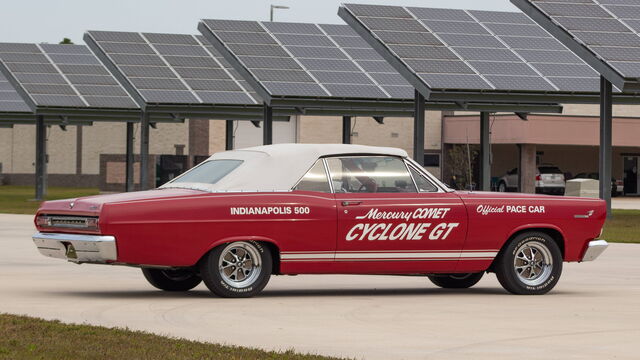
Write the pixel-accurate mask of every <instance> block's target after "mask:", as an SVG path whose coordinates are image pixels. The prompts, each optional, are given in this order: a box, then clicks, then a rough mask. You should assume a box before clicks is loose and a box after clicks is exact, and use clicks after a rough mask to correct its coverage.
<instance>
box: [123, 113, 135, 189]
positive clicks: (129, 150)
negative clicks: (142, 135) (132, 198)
mask: <svg viewBox="0 0 640 360" xmlns="http://www.w3.org/2000/svg"><path fill="white" fill-rule="evenodd" d="M133 125H134V124H133V123H132V122H127V141H126V154H125V165H126V167H125V169H126V175H125V191H127V192H129V191H133Z"/></svg>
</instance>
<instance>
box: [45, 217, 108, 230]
mask: <svg viewBox="0 0 640 360" xmlns="http://www.w3.org/2000/svg"><path fill="white" fill-rule="evenodd" d="M36 226H39V227H46V228H64V229H78V230H89V231H100V220H99V219H98V218H97V217H88V216H70V215H39V216H38V217H36Z"/></svg>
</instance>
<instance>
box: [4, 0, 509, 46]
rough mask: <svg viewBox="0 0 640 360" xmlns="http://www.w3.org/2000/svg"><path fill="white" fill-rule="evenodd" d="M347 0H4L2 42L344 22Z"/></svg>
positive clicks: (430, 2) (475, 1)
mask: <svg viewBox="0 0 640 360" xmlns="http://www.w3.org/2000/svg"><path fill="white" fill-rule="evenodd" d="M343 2H345V1H341V0H0V9H2V11H0V42H30V43H43V42H45V43H57V42H59V41H61V40H62V39H63V38H65V37H68V38H70V39H71V40H72V41H73V42H75V43H77V44H80V43H83V41H82V36H83V34H84V32H85V31H86V30H112V31H142V32H164V33H185V34H190V33H193V34H195V33H197V28H196V27H197V24H198V21H199V20H200V19H206V18H209V19H233V20H269V8H270V5H271V4H275V5H285V6H289V7H290V9H288V10H276V13H275V17H274V20H275V21H291V22H315V23H327V24H340V23H343V22H342V19H340V18H339V17H338V15H337V11H338V7H339V5H340V4H341V3H343ZM346 2H351V3H366V4H386V5H406V6H422V7H439V8H459V9H472V10H496V11H518V10H517V8H516V7H515V6H513V5H512V4H511V3H510V2H509V0H400V1H392V0H347V1H346Z"/></svg>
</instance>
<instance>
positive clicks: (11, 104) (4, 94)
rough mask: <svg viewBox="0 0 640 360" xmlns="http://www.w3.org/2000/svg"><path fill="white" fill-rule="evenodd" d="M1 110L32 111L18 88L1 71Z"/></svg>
mask: <svg viewBox="0 0 640 360" xmlns="http://www.w3.org/2000/svg"><path fill="white" fill-rule="evenodd" d="M0 112H31V109H29V106H28V105H27V104H26V103H25V102H24V100H22V97H21V96H20V94H18V92H17V91H16V89H15V88H14V87H13V85H11V83H9V81H8V80H7V78H6V77H5V76H4V75H3V74H2V72H0Z"/></svg>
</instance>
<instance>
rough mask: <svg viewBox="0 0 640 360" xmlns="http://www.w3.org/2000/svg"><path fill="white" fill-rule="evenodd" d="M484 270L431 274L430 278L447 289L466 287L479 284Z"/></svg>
mask: <svg viewBox="0 0 640 360" xmlns="http://www.w3.org/2000/svg"><path fill="white" fill-rule="evenodd" d="M482 275H484V272H479V273H468V274H441V275H429V280H431V282H432V283H434V284H435V285H437V286H439V287H441V288H445V289H466V288H470V287H472V286H473V285H475V284H477V283H478V281H480V279H482Z"/></svg>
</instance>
